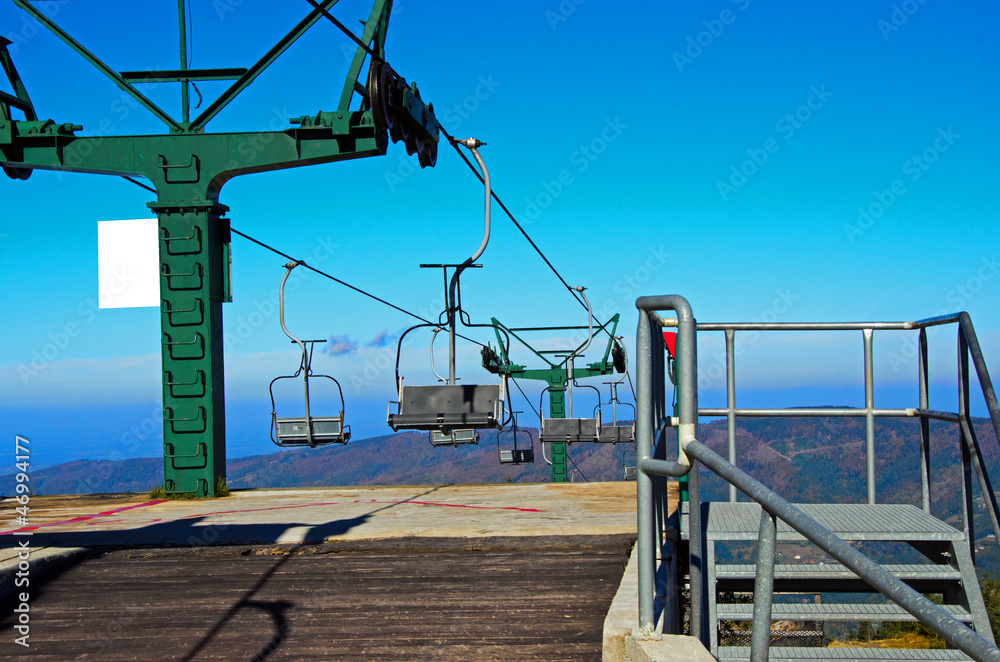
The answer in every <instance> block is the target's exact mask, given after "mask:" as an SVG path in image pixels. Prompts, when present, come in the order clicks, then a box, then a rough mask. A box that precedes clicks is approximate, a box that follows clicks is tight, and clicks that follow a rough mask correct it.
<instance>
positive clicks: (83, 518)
mask: <svg viewBox="0 0 1000 662" xmlns="http://www.w3.org/2000/svg"><path fill="white" fill-rule="evenodd" d="M166 501H167V500H166V499H160V500H158V501H147V502H146V503H139V504H134V505H131V506H124V507H123V508H116V509H115V510H109V511H106V512H103V513H97V514H96V515H81V516H80V517H74V518H72V519H68V520H63V521H61V522H49V523H47V524H39V525H37V526H23V527H21V528H19V529H12V530H10V531H0V535H3V536H6V535H11V534H13V533H15V532H16V531H35V530H37V529H40V528H43V527H49V526H60V525H62V524H75V523H76V522H86V521H88V520H92V519H96V518H98V517H107V516H109V515H114V514H115V513H120V512H123V511H125V510H132V509H133V508H144V507H146V506H156V505H159V504H161V503H166ZM339 503H340V502H338V501H326V502H319V503H300V504H294V505H290V506H271V507H269V508H247V509H245V510H218V511H214V512H209V513H196V514H194V515H185V516H184V517H179V518H177V519H192V518H195V517H208V516H210V515H232V514H235V513H255V512H261V511H265V510H287V509H289V508H313V507H316V506H336V505H338V504H339ZM355 503H357V502H355ZM371 503H386V504H397V505H405V504H413V505H416V506H441V507H444V508H474V509H477V510H516V511H519V512H523V513H541V512H544V511H542V510H539V509H537V508H518V507H515V506H470V505H467V504H463V503H441V502H438V501H375V500H372V502H371ZM111 521H116V522H118V521H121V520H111ZM152 521H153V522H159V521H161V520H159V519H154V520H152ZM95 524H96V522H95Z"/></svg>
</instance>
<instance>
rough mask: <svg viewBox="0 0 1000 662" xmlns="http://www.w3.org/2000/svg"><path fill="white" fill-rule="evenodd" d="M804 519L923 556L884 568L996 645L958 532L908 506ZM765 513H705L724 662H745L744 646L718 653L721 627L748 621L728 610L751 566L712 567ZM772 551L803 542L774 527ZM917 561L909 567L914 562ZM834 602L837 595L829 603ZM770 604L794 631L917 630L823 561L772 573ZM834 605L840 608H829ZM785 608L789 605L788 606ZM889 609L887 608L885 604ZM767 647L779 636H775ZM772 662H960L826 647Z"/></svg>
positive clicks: (944, 656)
mask: <svg viewBox="0 0 1000 662" xmlns="http://www.w3.org/2000/svg"><path fill="white" fill-rule="evenodd" d="M687 506H688V504H686V503H685V504H682V507H681V513H682V515H681V535H682V538H683V539H687V537H688V530H689V529H688V516H687ZM798 507H799V508H800V509H801V510H802V511H803V512H804V513H805V514H807V515H809V516H810V517H812V518H814V519H815V520H816V521H818V522H819V523H820V524H822V525H823V526H825V527H826V528H828V529H830V530H831V531H832V532H833V533H835V534H836V535H837V536H839V537H840V538H842V539H843V540H845V541H848V542H871V541H878V542H890V543H906V544H907V545H908V546H909V547H912V548H913V549H916V550H917V551H918V552H920V553H921V555H922V559H923V562H919V563H893V564H886V565H884V566H883V567H885V568H886V569H887V570H889V571H890V572H891V573H892V574H894V575H895V576H896V577H898V578H900V579H901V580H903V581H904V582H905V583H906V584H907V585H909V586H910V587H911V588H913V589H914V590H916V591H919V592H921V593H933V594H940V595H941V596H942V597H943V600H944V604H943V605H942V606H943V608H944V609H945V610H946V611H947V612H949V613H950V614H951V615H952V616H954V617H955V618H957V619H958V620H960V621H962V622H964V623H967V624H969V625H970V627H973V629H975V630H976V631H977V632H979V633H980V634H981V635H983V636H984V637H985V638H987V639H988V640H989V641H993V636H992V632H991V630H990V626H989V618H988V616H987V614H986V608H985V605H984V604H983V598H982V595H981V594H980V591H979V584H978V581H977V579H976V573H975V568H974V567H973V562H972V557H971V554H970V551H969V543H968V540H967V539H966V535H965V534H964V533H963V532H962V531H958V530H957V529H955V528H953V527H951V526H949V525H948V524H945V523H944V522H942V521H940V520H938V519H936V518H934V517H932V516H931V515H929V514H927V513H925V512H923V511H922V510H920V509H919V508H917V507H914V506H910V505H905V504H873V505H869V504H833V505H831V504H801V505H799V506H798ZM760 514H761V509H760V506H759V505H758V504H757V503H752V502H750V503H743V502H737V503H733V502H711V503H704V504H702V517H703V520H702V521H703V540H702V542H701V549H702V559H703V568H704V573H705V578H706V580H707V581H706V593H707V595H705V596H704V597H703V599H704V604H705V605H706V608H707V622H708V629H709V632H708V640H709V642H710V650H711V652H712V654H713V655H715V656H716V657H717V658H718V659H720V660H747V659H749V657H750V649H749V647H747V646H720V625H721V623H722V622H723V621H749V620H751V619H752V617H753V605H752V604H747V603H745V602H744V603H738V602H732V601H725V600H726V598H727V597H728V598H730V600H731V599H732V596H734V595H738V594H752V593H753V585H754V577H755V572H756V569H755V565H754V564H753V563H719V562H717V560H716V558H717V545H719V544H720V543H734V542H744V543H747V542H753V541H756V540H757V536H758V533H759V527H760ZM777 539H778V542H779V543H781V542H803V541H804V540H805V539H804V538H803V537H802V536H801V535H800V534H799V533H798V532H796V531H795V530H793V529H791V528H790V527H789V526H788V525H787V524H785V523H784V522H781V521H779V523H778V536H777ZM912 556H913V555H911V557H910V558H908V559H907V560H910V559H911V558H912ZM819 594H825V595H824V598H823V599H824V603H822V604H816V603H813V600H812V598H813V596H816V595H819ZM830 594H837V595H830ZM845 594H846V595H847V596H853V597H854V599H855V600H857V599H861V598H864V597H865V596H867V595H876V596H879V603H872V602H856V601H852V600H848V599H844V596H845ZM774 595H775V600H774V604H773V609H772V616H771V618H772V622H773V621H791V622H793V623H795V622H798V623H800V624H802V623H809V622H812V623H824V622H830V621H840V622H885V621H914V620H915V619H914V618H913V616H911V615H910V614H909V613H908V612H906V611H905V610H903V609H902V608H900V607H898V606H896V605H894V604H891V603H889V604H882V603H881V602H883V600H882V599H881V595H880V594H878V593H877V592H875V591H874V590H873V589H872V588H871V587H870V586H869V585H868V584H867V583H866V582H864V581H863V580H861V579H860V578H858V577H857V575H855V574H854V573H853V572H852V571H850V570H849V569H847V568H845V567H844V566H842V565H840V564H838V563H833V562H825V563H822V564H819V563H808V562H806V563H788V562H782V563H779V564H776V565H775V581H774ZM782 595H784V596H796V597H799V598H806V599H808V600H809V602H806V603H803V602H801V601H797V602H787V601H782V598H781V597H780V596H782ZM835 599H839V600H843V601H837V602H834V601H833V600H835ZM786 600H787V598H786ZM886 602H887V601H886ZM772 632H773V634H772V640H776V639H777V637H775V635H778V634H779V633H777V632H776V631H772ZM770 659H771V660H782V661H784V660H815V659H826V660H964V659H969V658H968V657H967V656H965V655H964V654H963V653H961V652H960V651H955V650H911V649H880V648H823V647H819V646H817V647H813V648H809V647H803V646H782V645H780V643H777V642H776V644H775V645H772V647H771V650H770Z"/></svg>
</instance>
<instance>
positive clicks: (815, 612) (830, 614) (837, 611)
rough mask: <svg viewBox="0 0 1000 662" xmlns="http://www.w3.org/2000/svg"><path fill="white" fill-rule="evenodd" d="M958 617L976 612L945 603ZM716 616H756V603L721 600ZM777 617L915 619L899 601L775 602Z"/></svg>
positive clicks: (967, 619)
mask: <svg viewBox="0 0 1000 662" xmlns="http://www.w3.org/2000/svg"><path fill="white" fill-rule="evenodd" d="M941 608H942V609H944V610H945V611H946V612H948V613H949V614H951V615H952V616H953V617H954V618H956V619H958V620H960V621H962V622H964V623H970V622H972V615H971V614H969V610H968V609H966V608H965V607H960V606H958V605H941ZM716 618H718V619H719V620H720V621H722V620H726V621H749V620H752V619H753V605H752V604H735V603H719V605H718V606H717V607H716ZM771 620H774V621H915V620H917V619H915V618H914V617H913V616H912V615H911V614H910V613H909V612H908V611H906V610H905V609H903V608H902V607H899V606H897V605H889V604H881V605H873V604H868V603H857V604H844V603H834V604H819V605H818V604H814V603H783V604H779V603H775V604H774V605H773V606H772V609H771Z"/></svg>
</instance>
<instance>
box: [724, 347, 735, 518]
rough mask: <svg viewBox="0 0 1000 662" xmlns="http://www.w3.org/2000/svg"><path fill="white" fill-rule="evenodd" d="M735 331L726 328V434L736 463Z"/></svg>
mask: <svg viewBox="0 0 1000 662" xmlns="http://www.w3.org/2000/svg"><path fill="white" fill-rule="evenodd" d="M735 347H736V331H734V330H733V329H726V408H727V409H728V411H727V412H726V430H727V432H726V434H727V437H728V439H729V462H730V463H732V464H733V465H735V464H736V351H735ZM729 500H730V501H731V502H734V503H735V502H736V486H735V485H730V486H729Z"/></svg>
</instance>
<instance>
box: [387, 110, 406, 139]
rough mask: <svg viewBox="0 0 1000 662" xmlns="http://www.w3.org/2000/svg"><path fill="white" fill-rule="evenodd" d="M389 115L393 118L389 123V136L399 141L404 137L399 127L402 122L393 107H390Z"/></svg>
mask: <svg viewBox="0 0 1000 662" xmlns="http://www.w3.org/2000/svg"><path fill="white" fill-rule="evenodd" d="M389 117H390V118H391V124H389V137H390V138H391V139H392V142H394V143H398V142H399V141H400V140H402V139H403V134H402V132H401V131H400V129H399V125H400V124H401V123H400V121H399V119H398V118H397V117H396V111H394V110H392V109H391V108H390V109H389Z"/></svg>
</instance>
